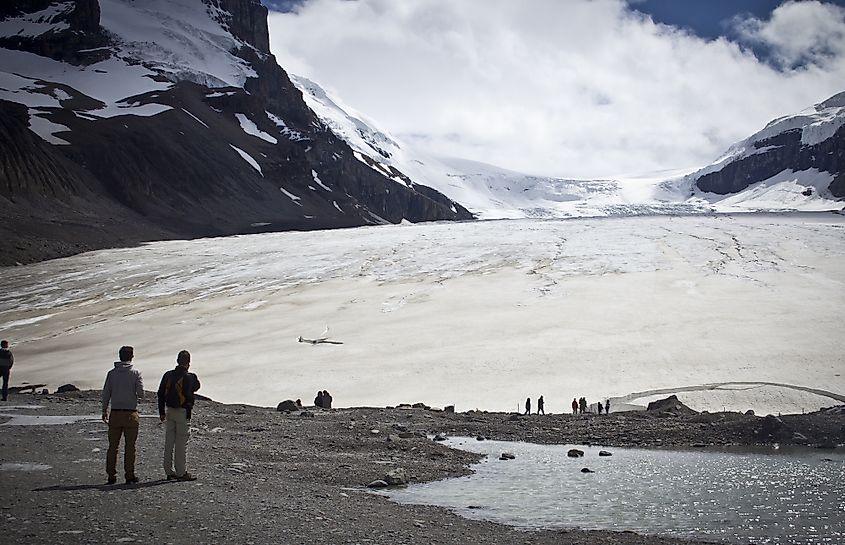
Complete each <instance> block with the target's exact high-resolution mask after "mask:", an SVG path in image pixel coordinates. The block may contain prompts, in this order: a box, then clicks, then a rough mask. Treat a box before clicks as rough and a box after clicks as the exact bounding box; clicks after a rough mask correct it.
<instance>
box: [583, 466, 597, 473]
mask: <svg viewBox="0 0 845 545" xmlns="http://www.w3.org/2000/svg"><path fill="white" fill-rule="evenodd" d="M581 473H595V471H593V470H592V469H590V468H589V467H582V468H581Z"/></svg>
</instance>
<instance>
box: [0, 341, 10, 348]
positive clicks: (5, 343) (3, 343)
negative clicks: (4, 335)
mask: <svg viewBox="0 0 845 545" xmlns="http://www.w3.org/2000/svg"><path fill="white" fill-rule="evenodd" d="M0 348H9V341H5V340H3V341H0Z"/></svg>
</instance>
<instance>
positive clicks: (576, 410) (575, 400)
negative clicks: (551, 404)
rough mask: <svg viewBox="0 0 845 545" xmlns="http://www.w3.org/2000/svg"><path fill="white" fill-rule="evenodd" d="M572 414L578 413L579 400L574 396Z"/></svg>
mask: <svg viewBox="0 0 845 545" xmlns="http://www.w3.org/2000/svg"><path fill="white" fill-rule="evenodd" d="M572 414H578V400H577V399H575V398H574V397H573V398H572Z"/></svg>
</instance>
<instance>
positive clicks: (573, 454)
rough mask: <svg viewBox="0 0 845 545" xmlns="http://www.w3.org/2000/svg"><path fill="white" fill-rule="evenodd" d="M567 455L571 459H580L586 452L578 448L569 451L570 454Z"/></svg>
mask: <svg viewBox="0 0 845 545" xmlns="http://www.w3.org/2000/svg"><path fill="white" fill-rule="evenodd" d="M566 455H567V456H569V457H570V458H580V457H581V456H584V451H583V450H578V449H577V448H573V449H569V452H567V453H566Z"/></svg>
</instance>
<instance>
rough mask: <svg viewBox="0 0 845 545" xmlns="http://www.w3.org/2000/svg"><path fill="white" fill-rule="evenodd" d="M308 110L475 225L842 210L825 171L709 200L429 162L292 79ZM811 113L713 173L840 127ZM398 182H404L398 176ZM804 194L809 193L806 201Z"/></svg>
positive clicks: (660, 187) (661, 179)
mask: <svg viewBox="0 0 845 545" xmlns="http://www.w3.org/2000/svg"><path fill="white" fill-rule="evenodd" d="M291 79H292V81H293V82H294V84H295V85H296V86H297V87H299V88H300V89H301V90H302V92H303V96H304V98H305V101H306V102H307V103H308V105H309V107H310V108H311V109H312V110H313V111H314V112H316V113H317V115H318V116H319V117H320V119H321V120H322V121H323V123H325V124H326V125H328V126H329V127H331V129H332V130H333V131H334V132H335V134H337V135H338V136H340V137H341V138H343V139H344V140H346V141H347V142H348V143H349V145H350V146H351V147H352V149H353V150H355V151H356V154H355V156H356V157H357V158H358V159H359V160H361V161H363V162H365V163H366V164H367V165H369V166H370V167H371V168H373V169H374V170H376V171H377V172H381V173H383V174H385V175H387V176H391V177H393V178H394V179H396V180H398V181H403V180H404V181H405V182H406V183H409V184H410V183H414V182H416V183H421V184H424V185H426V186H429V187H433V188H435V189H437V190H438V191H440V192H442V193H443V194H444V195H447V196H448V197H450V198H452V199H454V200H455V201H457V202H460V203H461V204H463V205H464V206H466V207H467V208H468V209H469V210H470V211H472V212H473V213H474V214H475V215H476V216H477V217H479V218H481V219H498V218H532V217H533V218H560V217H576V216H607V215H631V214H661V213H669V214H673V213H705V212H731V211H754V210H831V209H839V208H841V207H842V204H841V203H839V202H836V197H835V196H834V195H833V194H831V193H830V192H829V191H828V189H827V188H828V186H829V185H830V183H831V181H832V180H833V178H832V177H831V175H830V174H829V173H828V172H826V171H819V170H817V169H816V170H813V169H805V170H802V171H797V172H794V175H791V174H793V171H791V170H789V169H787V168H783V169H781V170H778V171H777V172H775V173H773V174H772V176H771V177H770V178H771V179H768V180H760V181H761V182H762V183H760V184H758V185H756V186H754V187H750V188H743V189H742V190H740V191H739V192H737V193H736V194H734V193H732V194H730V195H716V194H710V193H707V192H704V191H701V190H696V189H695V188H694V185H695V180H694V179H693V178H692V177H690V176H687V177H685V176H684V175H685V174H687V172H688V171H685V172H671V171H667V172H657V173H653V174H649V175H641V176H629V177H624V178H616V179H607V180H574V179H564V178H555V177H548V176H535V175H530V174H524V173H519V172H513V171H510V170H506V169H503V168H499V167H496V166H493V165H488V164H484V163H479V162H475V161H468V160H464V159H455V158H434V157H430V156H428V155H426V154H425V153H423V152H421V151H419V150H417V149H415V148H414V147H413V146H411V145H408V144H407V143H404V142H402V141H401V140H400V139H398V138H396V137H394V136H392V135H390V134H389V132H388V131H386V130H384V129H382V128H380V127H379V125H378V123H377V122H375V121H373V120H372V119H369V118H368V117H367V116H365V115H363V114H361V113H360V112H357V111H355V110H354V109H353V108H351V107H349V106H347V105H346V104H344V103H343V102H342V100H341V99H339V98H338V97H336V96H334V95H333V94H332V93H330V92H328V91H326V90H325V89H324V88H322V87H321V86H320V85H319V84H318V83H315V82H313V81H311V80H308V79H306V78H302V77H299V76H291ZM823 104H824V105H826V106H825V107H823V108H822V109H821V110H819V111H816V110H813V112H814V113H812V114H810V113H803V114H801V115H799V116H795V117H790V118H783V119H781V120H779V121H777V122H773V124H770V126H769V129H767V131H762V132H761V133H758V134H757V135H755V136H754V137H751V138H749V139H748V140H746V141H743V142H741V143H739V144H737V145H735V146H732V147H731V151H730V152H729V154H726V157H725V158H722V159H720V160H719V161H718V162H717V164H716V166H713V167H708V169H709V170H708V169H705V170H703V171H699V172H698V173H697V174H698V176H702V175H704V174H706V173H707V172H714V171H716V170H719V168H721V167H724V166H725V165H726V164H727V163H729V162H730V161H733V160H739V159H742V158H744V157H747V156H750V155H752V154H753V153H754V152H755V150H756V148H754V144H755V142H757V141H760V140H763V139H767V138H771V137H772V136H774V135H777V134H780V133H782V132H783V131H786V130H792V129H800V130H801V131H802V139H803V140H805V141H806V142H809V143H814V144H813V145H818V144H819V143H820V142H823V141H826V140H828V139H829V138H831V137H832V135H833V134H835V133H836V131H837V130H838V129H839V127H841V125H842V116H841V107H838V106H837V107H836V108H839V109H838V110H837V109H835V108H834V109H831V107H833V106H834V105H835V104H836V98H835V97H834V99H831V100H829V101H826V102H825V103H823ZM403 174H404V176H403ZM808 187H812V188H814V191H813V192H812V194H807V193H809V192H808V191H807V188H808Z"/></svg>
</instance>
